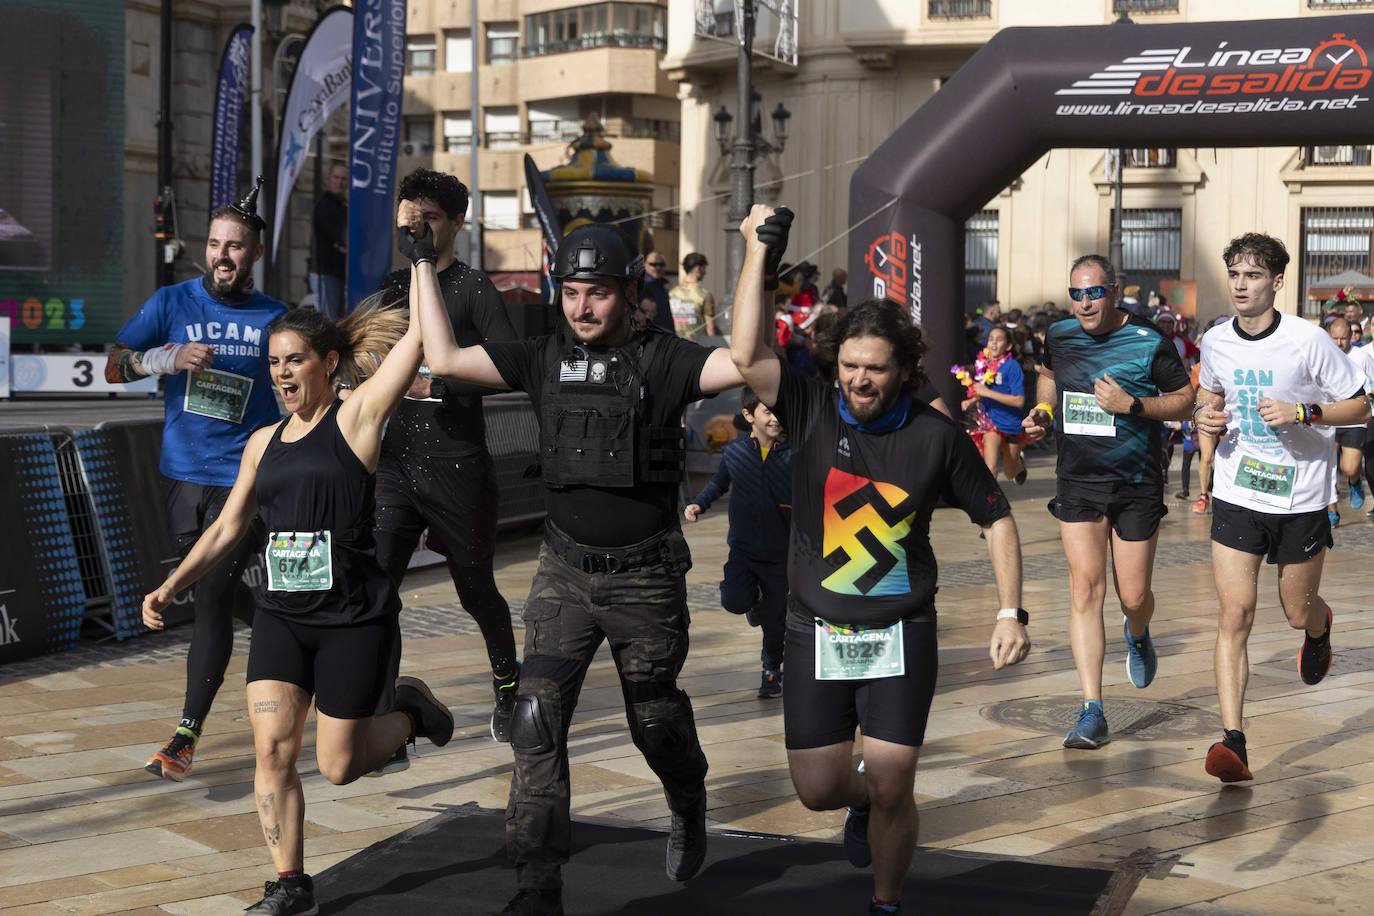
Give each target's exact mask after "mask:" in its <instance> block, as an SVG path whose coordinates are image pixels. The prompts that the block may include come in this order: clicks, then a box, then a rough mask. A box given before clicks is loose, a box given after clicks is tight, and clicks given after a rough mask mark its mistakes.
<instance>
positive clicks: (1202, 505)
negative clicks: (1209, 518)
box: [1193, 493, 1212, 515]
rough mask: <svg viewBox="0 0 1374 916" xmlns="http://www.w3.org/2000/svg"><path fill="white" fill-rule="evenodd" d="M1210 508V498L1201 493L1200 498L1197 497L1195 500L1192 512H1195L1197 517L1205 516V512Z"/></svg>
mask: <svg viewBox="0 0 1374 916" xmlns="http://www.w3.org/2000/svg"><path fill="white" fill-rule="evenodd" d="M1211 507H1212V497H1210V496H1208V495H1207V494H1206V493H1203V494H1202V495H1201V496H1199V497H1198V498H1197V502H1195V503H1193V511H1194V512H1196V513H1197V514H1198V515H1206V514H1207V510H1208V509H1210V508H1211Z"/></svg>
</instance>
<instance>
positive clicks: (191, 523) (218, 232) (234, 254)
mask: <svg viewBox="0 0 1374 916" xmlns="http://www.w3.org/2000/svg"><path fill="white" fill-rule="evenodd" d="M258 181H259V185H261V181H262V180H261V179H259V180H258ZM257 195H258V192H257V189H256V188H255V189H254V190H252V191H250V192H249V194H248V196H247V197H246V198H244V199H243V200H242V201H240V202H239V203H237V204H234V205H230V206H222V207H219V208H217V209H216V210H215V211H214V212H212V213H211V214H210V229H209V233H208V236H209V237H208V238H207V239H206V242H205V263H206V264H207V265H208V266H209V273H206V274H205V275H204V276H201V277H196V278H195V279H193V280H187V281H185V282H184V283H178V284H176V285H174V286H165V287H163V288H162V289H159V290H158V291H157V292H155V293H154V294H153V296H152V298H151V299H149V300H148V301H147V302H145V303H144V304H143V307H142V308H141V309H139V311H138V314H137V315H135V316H134V317H133V318H131V319H130V320H129V322H128V323H127V324H126V325H124V328H123V330H121V331H120V332H119V337H118V343H117V344H115V347H114V349H113V351H112V352H111V353H110V357H109V362H108V363H107V365H106V367H105V378H106V380H107V381H109V382H111V383H118V382H130V381H134V380H136V379H140V378H146V377H148V376H150V375H164V376H166V379H165V382H164V398H165V401H166V408H165V411H166V412H165V420H164V423H163V429H162V458H161V461H160V463H159V470H160V471H161V472H162V478H163V486H164V492H165V496H166V500H167V516H168V521H169V522H170V524H171V526H172V533H173V535H174V536H175V538H176V541H177V547H178V549H179V550H180V552H181V555H182V556H183V557H184V556H185V555H186V553H187V551H189V550H190V549H191V547H192V545H194V544H195V542H196V539H197V538H199V537H200V535H201V532H203V531H204V530H205V529H206V528H208V527H209V526H210V524H211V523H212V522H214V520H215V519H216V518H217V517H218V516H219V513H220V511H221V510H222V509H223V508H224V502H225V499H226V498H227V497H228V495H229V490H230V488H231V487H232V486H233V485H234V478H235V477H236V476H237V475H238V468H239V459H240V457H241V456H242V454H243V447H244V445H245V444H246V443H247V442H248V437H249V436H250V435H252V433H253V431H254V430H256V429H258V428H259V427H261V426H264V425H266V424H268V423H273V422H276V421H277V420H279V419H280V418H281V412H280V410H279V409H278V407H277V401H276V397H275V396H274V395H273V393H272V379H271V377H270V376H269V374H268V371H267V339H266V338H267V334H266V329H267V325H268V323H269V322H271V321H272V319H274V318H276V317H277V316H278V315H281V314H283V313H285V311H286V306H284V305H282V304H281V303H280V302H278V301H276V300H275V299H272V298H269V297H268V296H265V295H263V294H262V293H260V292H258V291H257V290H255V289H253V274H252V271H253V264H254V262H256V261H257V260H258V258H260V257H262V252H263V247H262V233H263V231H264V229H265V228H266V226H265V224H264V223H263V220H262V218H261V217H259V216H258V214H257ZM254 543H255V536H254V534H252V533H251V532H250V533H249V534H248V535H246V536H245V537H244V539H243V541H242V542H241V543H240V544H239V545H238V547H237V548H236V549H235V550H234V551H233V552H232V553H231V554H230V555H229V556H228V557H227V558H226V559H225V560H223V561H222V562H221V563H220V564H219V565H218V566H217V567H216V568H215V569H214V570H212V571H211V572H210V573H209V574H207V575H206V576H205V577H203V578H202V579H201V580H200V583H199V584H198V585H197V587H196V592H195V631H194V633H193V635H192V637H191V647H190V649H189V650H188V652H187V657H186V700H185V704H184V706H183V707H182V719H181V722H180V723H179V724H178V726H177V728H176V731H175V733H174V734H173V736H172V739H171V740H170V741H169V742H167V744H166V745H165V746H164V747H162V748H161V749H160V750H158V751H157V752H156V753H154V754H153V756H152V757H150V758H149V760H148V763H147V765H146V769H147V770H148V772H150V773H152V774H153V775H155V776H160V777H162V778H163V779H170V780H173V781H176V782H180V781H181V780H182V779H183V778H185V776H186V773H187V771H189V770H190V768H191V759H192V756H193V755H194V753H195V748H196V743H197V742H198V741H199V740H200V732H201V729H202V727H203V726H204V723H205V717H206V715H208V714H209V712H210V705H211V704H212V703H213V702H214V700H215V693H216V692H217V691H218V690H219V686H220V684H221V683H223V681H224V669H225V667H226V666H227V665H228V664H229V656H230V653H231V650H232V648H233V623H232V618H231V610H232V605H233V596H234V592H235V585H236V583H237V582H238V579H239V576H240V575H241V573H242V572H243V568H244V564H245V563H246V562H247V560H248V558H249V555H250V554H251V553H252V551H253V548H254Z"/></svg>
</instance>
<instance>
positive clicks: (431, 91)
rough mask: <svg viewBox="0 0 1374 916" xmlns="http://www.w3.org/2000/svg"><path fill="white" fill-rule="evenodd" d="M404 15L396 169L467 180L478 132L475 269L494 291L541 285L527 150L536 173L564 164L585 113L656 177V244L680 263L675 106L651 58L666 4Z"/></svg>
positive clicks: (438, 5)
mask: <svg viewBox="0 0 1374 916" xmlns="http://www.w3.org/2000/svg"><path fill="white" fill-rule="evenodd" d="M408 16H409V20H408V22H407V26H406V30H407V38H406V51H407V55H406V56H407V69H406V79H405V103H404V115H405V120H404V136H403V138H402V156H401V160H400V163H399V165H398V168H399V173H400V174H401V175H404V174H406V173H407V172H409V171H410V170H412V169H414V168H416V167H418V166H428V167H431V168H436V169H440V170H442V171H445V172H451V173H453V174H455V175H457V176H458V177H459V178H461V179H462V180H463V182H464V183H465V184H467V183H470V178H469V176H470V174H471V155H472V141H473V137H474V135H475V136H476V138H477V146H478V152H477V170H478V179H477V188H476V191H477V194H478V195H480V206H481V219H482V227H483V235H482V249H483V265H482V266H483V267H484V268H485V269H486V270H487V271H488V272H489V273H492V274H494V275H498V276H497V282H498V285H507V286H509V285H520V286H524V287H526V288H533V289H538V271H539V269H540V232H539V229H538V224H537V223H536V222H535V219H534V212H533V209H532V207H531V205H530V200H529V196H528V194H527V192H526V189H525V177H524V167H523V161H524V155H525V154H526V153H529V154H530V155H531V156H532V157H533V158H534V161H535V162H536V164H538V166H539V167H540V168H541V169H544V170H548V169H549V168H550V167H552V166H555V165H560V164H562V163H564V162H566V161H567V159H568V144H569V143H570V142H571V141H572V140H575V139H577V138H578V137H579V136H580V135H581V134H582V125H583V123H584V122H585V121H587V119H588V118H595V119H596V120H597V121H598V122H599V123H600V124H601V125H602V126H603V128H604V131H605V136H606V137H607V138H609V140H610V141H611V143H612V144H613V146H614V156H615V159H616V161H617V162H619V163H620V164H621V165H624V166H628V167H633V168H637V169H641V170H643V171H646V172H650V173H652V174H653V176H654V196H653V209H654V210H662V211H665V212H663V213H659V214H656V215H655V216H653V217H652V218H651V220H650V224H651V227H652V229H653V230H654V242H655V245H656V246H657V247H658V249H659V250H660V251H663V252H664V253H665V254H666V255H667V256H668V257H669V259H670V260H676V258H677V229H676V226H677V220H676V213H675V212H674V211H672V209H671V208H672V207H673V206H674V205H675V204H677V202H678V199H677V195H678V171H679V168H680V164H679V157H680V154H679V131H678V119H679V111H680V106H679V103H678V101H677V87H676V86H675V85H674V84H673V83H672V82H671V81H670V80H669V79H668V77H667V73H666V72H665V71H664V70H663V69H662V67H661V66H660V64H661V62H662V60H663V54H664V52H665V50H666V48H667V44H668V4H667V0H640V2H620V0H612V2H595V3H585V2H584V3H579V2H576V0H480V2H479V3H478V18H477V22H475V23H474V22H473V21H472V20H471V18H470V4H469V3H467V2H460V0H411V2H410V4H409V6H408ZM474 40H475V41H476V42H477V67H476V75H475V79H476V80H477V106H476V111H475V112H474V110H473V109H474V106H473V100H472V89H473V82H472V81H473V79H474V73H473V42H474ZM459 245H460V252H461V251H464V249H463V248H462V247H461V246H462V245H463V242H462V241H461V240H460V242H459ZM462 256H463V258H464V259H465V260H466V258H467V256H466V253H463V254H462Z"/></svg>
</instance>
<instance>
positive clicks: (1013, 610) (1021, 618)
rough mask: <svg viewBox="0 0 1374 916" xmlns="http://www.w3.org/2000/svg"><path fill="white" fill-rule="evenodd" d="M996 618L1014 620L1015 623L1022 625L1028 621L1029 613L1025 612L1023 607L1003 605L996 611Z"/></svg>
mask: <svg viewBox="0 0 1374 916" xmlns="http://www.w3.org/2000/svg"><path fill="white" fill-rule="evenodd" d="M997 619H998V620H1015V621H1016V622H1017V623H1019V624H1021V626H1023V627H1024V626H1026V625H1028V624H1029V623H1030V614H1027V613H1026V609H1025V608H1020V607H1004V608H1002V610H1000V611H998V612H997Z"/></svg>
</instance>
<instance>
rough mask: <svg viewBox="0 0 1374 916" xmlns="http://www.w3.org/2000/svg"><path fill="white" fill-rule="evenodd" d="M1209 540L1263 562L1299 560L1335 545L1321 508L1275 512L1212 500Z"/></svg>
mask: <svg viewBox="0 0 1374 916" xmlns="http://www.w3.org/2000/svg"><path fill="white" fill-rule="evenodd" d="M1212 540H1214V541H1216V542H1217V543H1218V544H1220V545H1222V546H1223V547H1230V548H1232V549H1234V550H1239V551H1242V552H1244V553H1252V554H1255V555H1256V556H1263V557H1264V560H1265V562H1266V563H1303V562H1306V561H1307V560H1310V559H1312V558H1313V557H1315V556H1316V555H1317V554H1319V553H1321V552H1322V551H1323V550H1326V549H1327V548H1328V547H1331V546H1333V545H1334V544H1335V541H1333V540H1332V539H1331V520H1330V519H1329V518H1327V517H1326V510H1325V509H1316V510H1313V511H1312V512H1299V513H1297V514H1296V515H1279V514H1277V513H1272V512H1256V511H1255V510H1254V509H1246V508H1243V507H1241V506H1236V505H1232V504H1231V503H1227V502H1222V501H1221V500H1219V499H1216V498H1215V497H1214V498H1213V499H1212Z"/></svg>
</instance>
